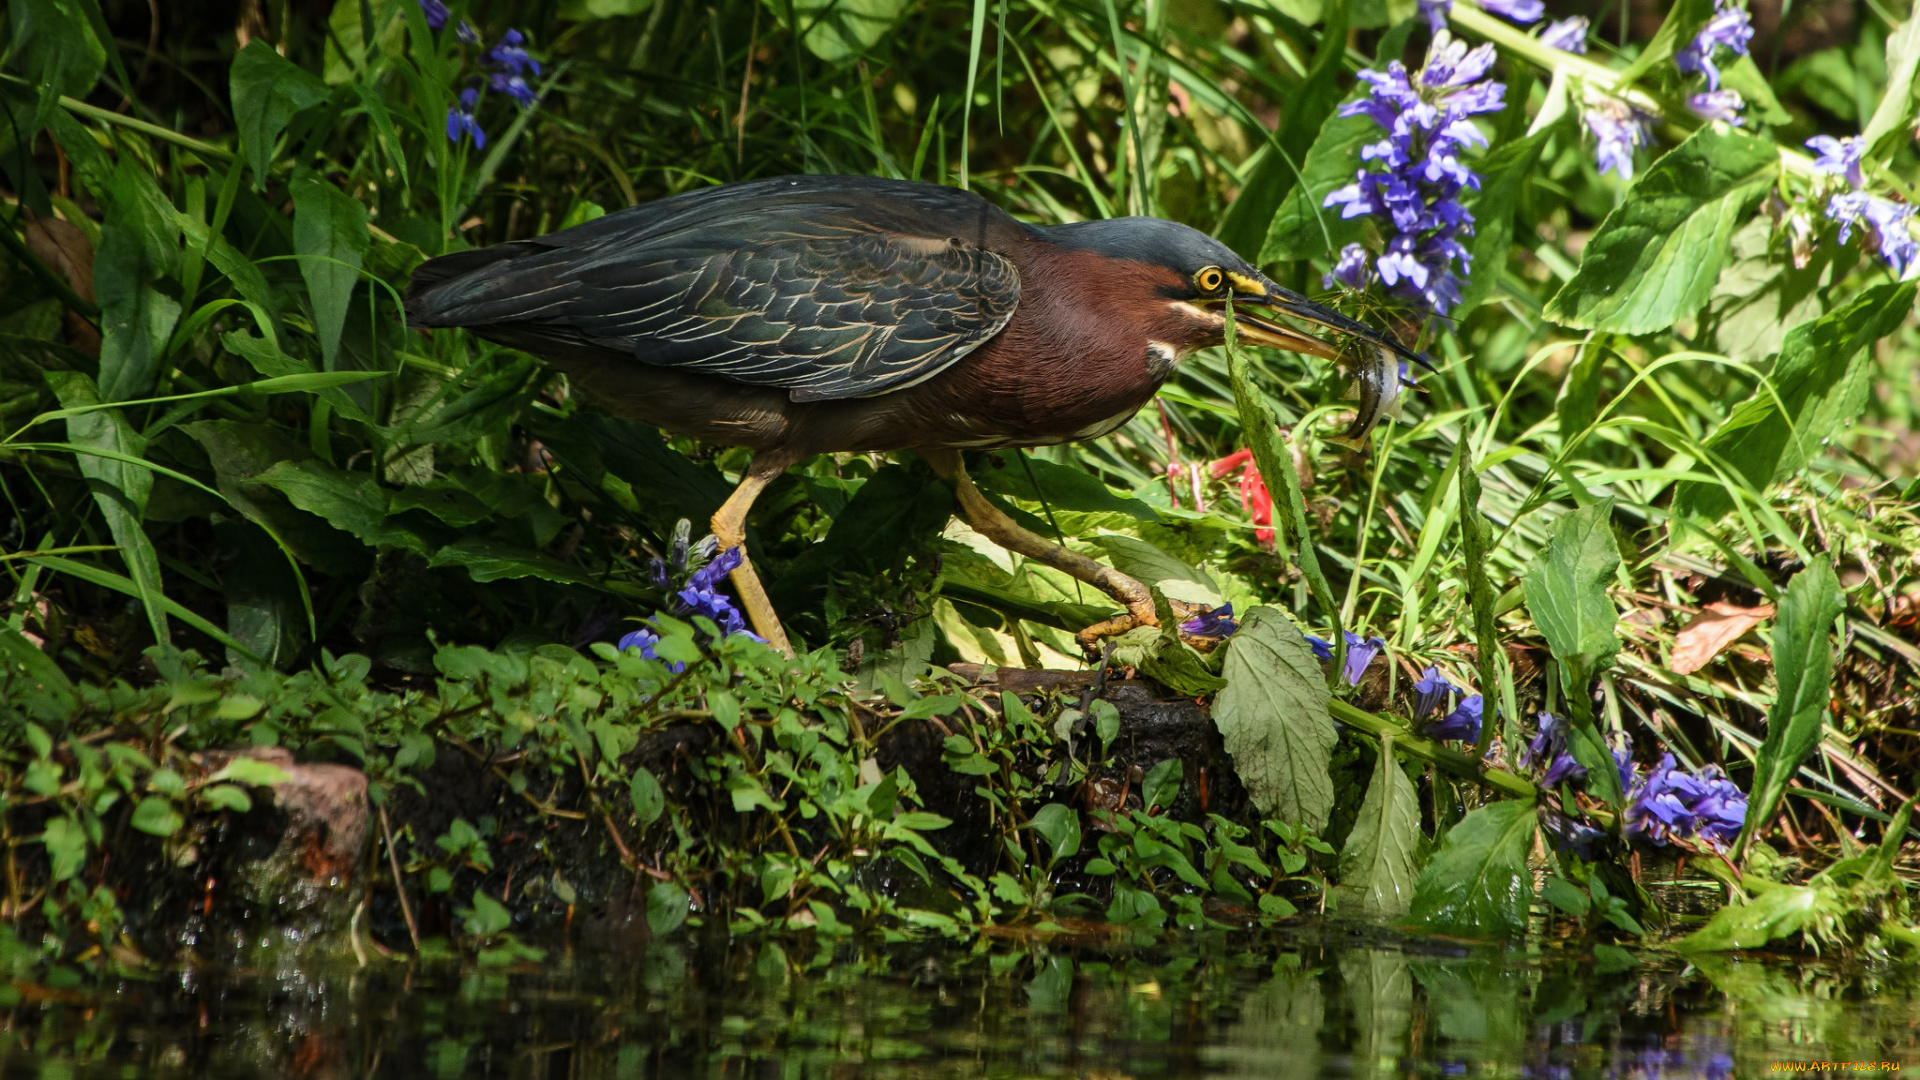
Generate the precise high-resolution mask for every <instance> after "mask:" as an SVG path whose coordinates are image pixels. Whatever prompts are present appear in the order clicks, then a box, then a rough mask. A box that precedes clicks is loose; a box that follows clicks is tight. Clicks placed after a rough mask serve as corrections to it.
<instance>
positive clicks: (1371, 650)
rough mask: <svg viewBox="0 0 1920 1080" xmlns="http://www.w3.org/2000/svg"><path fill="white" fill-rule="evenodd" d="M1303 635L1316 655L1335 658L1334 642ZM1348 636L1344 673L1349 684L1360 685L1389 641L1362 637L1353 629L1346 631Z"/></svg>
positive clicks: (1325, 658) (1322, 657) (1329, 658)
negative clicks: (1368, 668)
mask: <svg viewBox="0 0 1920 1080" xmlns="http://www.w3.org/2000/svg"><path fill="white" fill-rule="evenodd" d="M1301 636H1302V637H1304V638H1306V639H1307V644H1308V645H1311V646H1313V655H1314V656H1315V657H1317V658H1319V659H1321V660H1331V659H1333V642H1331V641H1328V640H1327V639H1326V638H1323V637H1316V636H1314V635H1313V634H1303V635H1301ZM1346 636H1347V663H1346V666H1345V667H1344V668H1342V669H1341V670H1342V674H1344V675H1345V676H1346V679H1347V685H1348V686H1359V685H1360V679H1361V678H1362V677H1363V676H1365V675H1366V673H1367V665H1369V664H1371V663H1373V658H1374V657H1376V656H1379V655H1380V650H1381V649H1384V648H1386V647H1387V643H1386V642H1384V641H1382V640H1380V639H1379V638H1377V637H1373V638H1362V637H1361V636H1360V635H1359V634H1356V633H1354V632H1353V631H1351V630H1348V631H1347V632H1346Z"/></svg>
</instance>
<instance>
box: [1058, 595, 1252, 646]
mask: <svg viewBox="0 0 1920 1080" xmlns="http://www.w3.org/2000/svg"><path fill="white" fill-rule="evenodd" d="M1167 606H1168V607H1170V608H1172V609H1173V617H1174V619H1175V620H1176V622H1186V621H1187V620H1188V619H1191V618H1193V617H1194V616H1196V615H1202V614H1205V613H1206V612H1208V611H1210V610H1212V609H1210V608H1208V607H1207V605H1205V604H1189V603H1187V602H1186V601H1184V600H1169V601H1167ZM1159 625H1160V616H1159V614H1158V613H1157V612H1155V611H1154V610H1153V602H1152V601H1151V600H1148V601H1143V602H1139V603H1133V604H1128V605H1127V613H1126V614H1125V615H1116V616H1114V617H1113V618H1111V619H1107V620H1105V621H1104V622H1097V623H1094V624H1093V625H1092V626H1089V627H1087V628H1086V629H1084V630H1082V631H1080V632H1079V633H1078V634H1075V635H1074V637H1075V639H1077V640H1078V641H1079V642H1080V646H1081V647H1082V648H1084V649H1086V650H1087V652H1088V654H1089V655H1098V654H1099V652H1100V642H1101V641H1102V640H1103V639H1105V638H1111V637H1119V636H1120V635H1122V634H1124V633H1126V632H1127V631H1129V630H1133V629H1136V628H1138V627H1142V626H1155V627H1157V626H1159ZM1180 640H1181V641H1184V642H1186V643H1187V644H1189V645H1191V646H1193V647H1194V648H1195V649H1196V650H1198V651H1200V652H1209V651H1211V650H1213V649H1215V648H1218V647H1219V645H1220V639H1219V638H1217V637H1204V636H1201V635H1199V634H1189V633H1187V632H1186V631H1185V630H1182V631H1180Z"/></svg>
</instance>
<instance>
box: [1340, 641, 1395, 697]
mask: <svg viewBox="0 0 1920 1080" xmlns="http://www.w3.org/2000/svg"><path fill="white" fill-rule="evenodd" d="M1386 647H1387V643H1386V642H1384V641H1382V640H1380V639H1379V638H1377V637H1372V638H1366V639H1364V640H1362V639H1361V637H1360V635H1359V634H1356V633H1354V632H1353V631H1351V630H1349V631H1347V665H1346V668H1345V673H1346V676H1347V685H1348V686H1359V685H1360V679H1361V677H1362V676H1364V675H1365V674H1366V673H1367V665H1368V664H1371V663H1373V658H1374V657H1376V656H1379V655H1380V650H1381V649H1384V648H1386Z"/></svg>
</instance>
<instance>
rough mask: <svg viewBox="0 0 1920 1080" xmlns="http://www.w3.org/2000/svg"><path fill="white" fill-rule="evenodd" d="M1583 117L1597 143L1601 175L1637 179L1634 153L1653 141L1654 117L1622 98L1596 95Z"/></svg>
mask: <svg viewBox="0 0 1920 1080" xmlns="http://www.w3.org/2000/svg"><path fill="white" fill-rule="evenodd" d="M1582 117H1583V119H1585V120H1586V122H1587V130H1588V131H1591V132H1593V138H1594V142H1595V143H1596V144H1597V145H1596V146H1595V148H1594V159H1595V160H1596V161H1598V162H1599V164H1600V172H1601V173H1602V174H1605V173H1609V172H1611V173H1617V174H1618V175H1619V177H1620V179H1622V180H1631V179H1633V151H1634V148H1635V147H1639V146H1645V145H1647V144H1648V143H1651V142H1652V141H1653V120H1652V118H1651V117H1649V116H1647V115H1646V114H1645V113H1643V112H1641V111H1640V110H1638V109H1636V108H1634V107H1633V106H1632V105H1629V104H1627V103H1626V102H1624V101H1621V100H1619V99H1618V98H1610V97H1600V96H1592V95H1589V97H1588V99H1587V108H1586V111H1585V112H1584V113H1583V114H1582Z"/></svg>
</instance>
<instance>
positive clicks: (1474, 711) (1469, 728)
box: [1425, 694, 1485, 743]
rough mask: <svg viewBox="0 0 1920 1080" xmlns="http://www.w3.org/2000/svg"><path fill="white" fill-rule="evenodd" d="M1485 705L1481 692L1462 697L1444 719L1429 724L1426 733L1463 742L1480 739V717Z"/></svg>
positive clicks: (1438, 737)
mask: <svg viewBox="0 0 1920 1080" xmlns="http://www.w3.org/2000/svg"><path fill="white" fill-rule="evenodd" d="M1484 708H1485V706H1484V704H1483V703H1482V699H1481V697H1480V695H1479V694H1473V695H1471V696H1468V697H1464V698H1461V699H1460V704H1459V705H1458V706H1456V707H1455V708H1454V710H1453V711H1452V712H1450V713H1448V714H1447V715H1446V717H1445V718H1444V719H1441V720H1438V721H1436V722H1434V723H1431V724H1428V725H1427V726H1426V728H1425V731H1426V733H1427V734H1428V735H1429V736H1432V737H1433V738H1436V739H1458V740H1460V741H1461V742H1471V743H1477V742H1479V741H1480V718H1481V714H1482V711H1483V710H1484Z"/></svg>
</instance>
